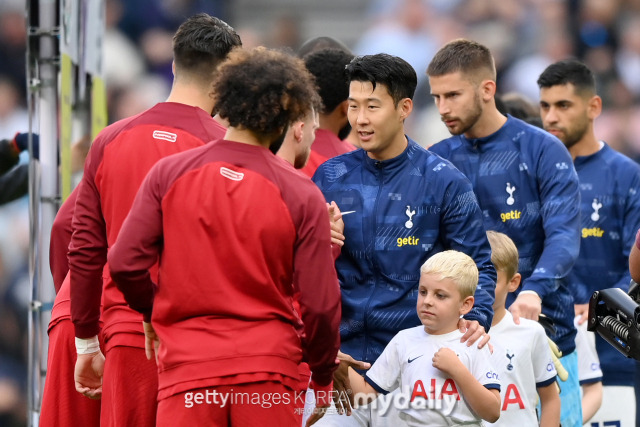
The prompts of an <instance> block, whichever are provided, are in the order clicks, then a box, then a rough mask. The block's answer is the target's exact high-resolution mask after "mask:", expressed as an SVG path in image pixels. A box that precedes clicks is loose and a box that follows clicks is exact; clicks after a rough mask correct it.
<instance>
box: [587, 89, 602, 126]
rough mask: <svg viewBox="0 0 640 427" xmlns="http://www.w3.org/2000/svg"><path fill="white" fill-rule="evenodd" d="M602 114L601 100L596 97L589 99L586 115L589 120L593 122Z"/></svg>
mask: <svg viewBox="0 0 640 427" xmlns="http://www.w3.org/2000/svg"><path fill="white" fill-rule="evenodd" d="M601 112H602V98H600V97H599V96H598V95H594V96H592V97H591V99H589V103H588V107H587V114H588V115H589V118H590V119H591V120H594V119H595V118H596V117H598V116H599V115H600V113H601Z"/></svg>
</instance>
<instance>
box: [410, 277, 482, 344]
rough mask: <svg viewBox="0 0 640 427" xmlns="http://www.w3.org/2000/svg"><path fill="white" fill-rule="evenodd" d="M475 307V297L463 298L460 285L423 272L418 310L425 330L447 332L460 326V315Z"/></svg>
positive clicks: (433, 333)
mask: <svg viewBox="0 0 640 427" xmlns="http://www.w3.org/2000/svg"><path fill="white" fill-rule="evenodd" d="M471 307H473V297H466V298H464V299H463V298H462V297H461V296H460V291H458V285H457V284H456V283H455V282H454V281H453V280H451V279H442V280H440V277H439V276H438V275H435V274H422V275H421V276H420V284H419V287H418V304H417V307H416V309H417V311H418V317H419V318H420V321H421V322H422V324H423V325H424V329H425V331H427V333H429V334H432V335H440V334H446V333H449V332H453V331H454V330H456V329H457V328H458V321H459V320H460V315H462V314H465V313H467V312H469V310H471Z"/></svg>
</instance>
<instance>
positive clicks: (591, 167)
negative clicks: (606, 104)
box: [570, 144, 640, 386]
mask: <svg viewBox="0 0 640 427" xmlns="http://www.w3.org/2000/svg"><path fill="white" fill-rule="evenodd" d="M574 165H575V167H576V171H577V172H578V178H579V179H580V194H581V196H582V204H581V212H582V224H581V230H580V231H581V242H580V256H579V257H578V260H577V261H576V265H575V266H574V267H573V270H572V271H571V275H570V278H571V283H572V284H574V285H575V287H576V303H578V304H586V303H588V302H589V299H590V298H591V295H592V294H593V293H594V292H595V291H597V290H599V289H606V288H614V287H615V288H620V289H622V290H623V291H625V292H628V291H629V282H630V281H631V275H630V274H629V253H630V252H631V247H632V246H633V245H634V244H635V236H636V231H637V230H638V229H639V228H640V165H638V164H637V163H636V162H634V161H633V160H631V159H630V158H628V157H626V156H625V155H623V154H620V153H618V152H617V151H615V150H613V149H612V148H610V147H609V146H608V145H606V144H605V145H604V146H603V147H602V149H601V150H600V151H598V152H597V153H594V154H591V155H590V156H580V157H576V159H575V160H574ZM596 349H597V350H598V356H599V357H600V367H601V369H602V374H603V384H605V385H625V386H632V385H633V372H634V371H635V366H636V362H635V360H633V359H629V358H626V357H625V356H623V355H622V354H621V353H620V352H618V350H616V349H615V348H613V347H612V346H611V345H610V344H609V343H607V342H606V341H605V340H604V339H603V338H602V337H600V335H598V334H596Z"/></svg>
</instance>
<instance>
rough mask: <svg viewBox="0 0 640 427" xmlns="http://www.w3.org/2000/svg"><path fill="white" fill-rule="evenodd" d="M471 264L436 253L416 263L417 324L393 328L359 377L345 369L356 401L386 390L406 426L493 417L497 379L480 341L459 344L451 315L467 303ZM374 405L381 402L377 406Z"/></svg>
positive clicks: (473, 280)
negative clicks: (480, 346) (418, 265)
mask: <svg viewBox="0 0 640 427" xmlns="http://www.w3.org/2000/svg"><path fill="white" fill-rule="evenodd" d="M477 284H478V269H477V267H476V264H475V262H474V261H473V259H471V257H469V256H467V255H465V254H463V253H462V252H458V251H444V252H440V253H438V254H436V255H433V256H432V257H430V258H429V259H428V260H427V261H426V262H425V263H424V264H423V265H422V267H421V268H420V283H419V287H418V301H417V312H418V317H419V318H420V320H421V322H422V326H417V327H415V328H410V329H405V330H402V331H400V332H399V333H398V334H397V335H396V336H395V337H394V338H393V339H392V340H391V342H390V343H389V344H388V345H387V347H385V349H384V351H383V352H382V354H381V355H380V357H379V358H378V359H377V360H376V362H375V363H374V364H373V366H372V367H371V369H370V370H369V371H368V372H367V373H366V375H365V376H364V378H363V377H362V376H360V375H359V374H358V373H357V372H356V371H354V370H353V369H351V368H350V369H349V380H350V382H351V387H352V388H353V391H354V392H355V393H360V394H359V395H358V394H356V402H358V403H367V402H370V401H372V400H374V399H376V397H378V395H379V394H387V393H388V392H391V391H393V390H395V389H397V388H400V395H398V394H394V395H392V396H393V397H394V398H393V402H392V403H393V404H397V406H396V407H397V408H398V409H399V410H400V417H401V418H402V419H403V420H405V421H406V422H407V425H409V426H413V425H416V426H417V425H429V426H440V425H452V424H464V425H477V426H479V425H482V420H483V419H484V420H488V421H495V420H497V418H498V416H499V415H500V383H499V381H498V376H497V375H496V374H495V371H494V370H493V368H492V366H491V363H490V360H491V354H490V352H489V349H488V348H487V347H484V348H482V349H478V348H477V347H476V346H471V347H469V346H467V345H466V343H460V338H461V337H462V333H461V332H460V331H459V330H458V320H459V319H460V317H461V316H462V315H464V314H466V313H467V312H469V310H471V308H472V307H473V301H474V298H473V295H474V292H475V289H476V286H477ZM381 406H382V405H381Z"/></svg>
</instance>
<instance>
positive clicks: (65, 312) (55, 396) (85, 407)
mask: <svg viewBox="0 0 640 427" xmlns="http://www.w3.org/2000/svg"><path fill="white" fill-rule="evenodd" d="M77 195H78V187H76V189H75V190H73V192H72V193H71V195H69V197H68V198H67V200H65V202H64V203H63V204H62V206H61V207H60V210H59V211H58V214H57V215H56V218H55V220H54V221H53V225H52V227H51V241H50V242H51V243H50V246H49V264H50V266H51V274H52V275H53V285H54V287H55V288H56V292H57V295H56V299H55V301H54V304H53V310H52V312H51V321H50V322H49V329H48V331H47V332H48V333H49V349H48V355H47V378H46V380H45V383H44V392H43V394H42V407H41V409H40V427H48V426H55V427H66V426H69V427H73V426H78V425H82V426H86V427H94V426H95V427H98V426H99V425H100V401H99V400H91V399H88V398H87V397H85V396H82V395H81V394H79V393H78V392H77V391H76V389H75V387H74V385H73V381H72V378H73V368H74V365H75V363H76V347H75V345H74V343H73V338H74V336H75V332H74V328H73V323H72V322H71V313H70V310H69V305H70V304H71V302H70V301H71V297H70V295H69V277H68V272H69V263H68V261H67V248H68V247H69V241H70V240H71V234H72V231H73V229H72V228H71V220H72V218H73V208H74V207H75V204H76V197H77Z"/></svg>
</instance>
